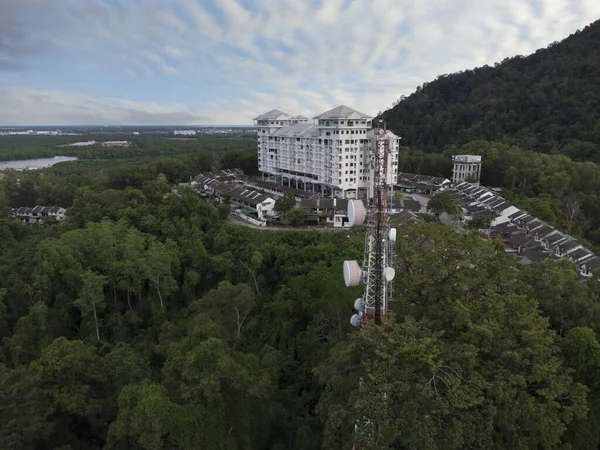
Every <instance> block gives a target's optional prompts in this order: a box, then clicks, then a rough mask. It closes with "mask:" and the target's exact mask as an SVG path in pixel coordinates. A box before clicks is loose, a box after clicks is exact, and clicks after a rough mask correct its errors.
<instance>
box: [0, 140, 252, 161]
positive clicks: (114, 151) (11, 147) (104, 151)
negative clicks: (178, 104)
mask: <svg viewBox="0 0 600 450" xmlns="http://www.w3.org/2000/svg"><path fill="white" fill-rule="evenodd" d="M92 140H93V141H96V142H97V144H95V145H90V146H87V147H69V146H65V145H68V144H71V143H73V142H81V141H92ZM115 140H126V141H129V142H131V146H129V147H103V146H102V145H101V143H102V142H105V141H115ZM198 150H205V151H210V152H213V153H223V152H228V151H231V150H237V151H249V150H256V139H254V136H251V137H247V138H245V139H240V138H236V139H232V138H229V137H220V138H219V137H215V136H210V137H200V138H198V139H190V140H179V139H168V138H165V137H146V136H131V135H120V134H99V135H95V134H89V135H85V136H70V135H65V136H36V135H32V136H12V135H7V136H0V162H1V161H14V160H21V159H36V158H50V157H53V156H76V157H77V158H79V159H83V160H112V159H123V158H139V157H143V158H148V157H152V156H176V155H181V154H186V153H190V152H195V151H198ZM255 166H256V167H257V166H258V164H256V165H255Z"/></svg>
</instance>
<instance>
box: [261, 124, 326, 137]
mask: <svg viewBox="0 0 600 450" xmlns="http://www.w3.org/2000/svg"><path fill="white" fill-rule="evenodd" d="M318 135H319V128H318V127H317V126H315V125H314V124H312V123H297V124H295V125H289V126H284V127H281V128H279V129H278V130H277V131H275V132H274V133H273V134H272V136H285V137H304V136H311V137H312V136H318Z"/></svg>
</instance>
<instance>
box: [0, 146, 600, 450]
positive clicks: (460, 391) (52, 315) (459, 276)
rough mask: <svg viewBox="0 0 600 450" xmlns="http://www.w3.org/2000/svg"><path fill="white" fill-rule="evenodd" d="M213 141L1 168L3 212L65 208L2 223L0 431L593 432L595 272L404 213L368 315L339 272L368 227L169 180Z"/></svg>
mask: <svg viewBox="0 0 600 450" xmlns="http://www.w3.org/2000/svg"><path fill="white" fill-rule="evenodd" d="M212 156H213V155H212V154H211V153H197V154H192V155H179V156H177V157H172V158H166V157H164V156H163V157H161V158H158V159H147V160H145V161H143V162H142V161H137V162H136V163H135V164H130V165H129V164H124V165H122V166H118V167H109V168H106V169H105V170H103V171H102V172H99V173H87V174H70V175H59V174H55V173H52V172H50V171H35V172H19V173H7V174H6V175H5V177H4V178H3V179H2V180H0V216H1V215H4V216H5V217H6V211H7V209H8V207H10V206H17V205H21V204H23V203H31V204H35V203H38V202H43V203H46V204H65V205H68V206H70V208H69V210H68V215H67V219H66V220H65V221H63V222H59V223H48V224H46V225H32V226H29V227H27V226H24V225H22V224H21V223H16V222H14V221H12V220H10V219H5V220H3V221H1V222H0V418H2V419H1V420H0V448H1V449H50V448H53V449H64V450H67V449H82V450H92V449H101V448H103V449H115V450H116V449H132V450H142V449H151V450H154V449H173V450H174V449H192V450H193V449H201V450H221V449H222V450H235V449H244V450H252V449H265V450H267V449H268V450H283V449H290V450H313V449H319V448H323V449H332V450H333V449H342V448H352V445H353V443H354V444H356V447H357V448H360V449H367V448H368V449H373V450H377V449H390V448H392V449H415V448H418V449H423V450H434V449H449V450H452V449H456V450H459V449H465V448H473V449H498V450H500V449H502V450H504V449H565V448H568V449H571V450H579V449H581V450H587V449H591V448H597V446H598V444H599V443H600V427H599V426H598V424H599V421H600V382H599V381H598V377H597V373H598V368H600V343H599V342H598V339H597V337H596V333H597V332H598V331H600V314H599V313H598V309H597V308H595V305H596V303H597V301H598V295H599V293H600V290H599V285H598V283H597V282H596V281H595V279H590V280H588V281H587V282H583V281H582V279H581V277H580V276H579V274H578V271H577V267H576V266H575V265H574V264H572V263H571V262H569V261H567V260H558V261H555V260H551V261H548V262H546V263H544V264H540V265H536V266H534V267H523V266H521V265H520V264H519V263H518V260H517V259H516V258H513V257H511V256H509V255H506V254H504V252H498V251H496V247H497V246H496V245H494V243H490V242H487V241H486V240H484V239H481V238H480V237H479V236H478V235H476V234H472V233H456V232H455V231H454V230H453V229H451V228H449V227H444V226H442V225H440V224H415V225H413V226H409V227H406V228H405V229H402V230H401V232H400V233H398V235H399V237H398V245H397V249H396V252H397V265H396V268H397V273H398V275H397V276H396V278H395V280H394V283H395V289H394V292H396V293H397V294H396V298H395V300H394V301H393V302H392V303H391V304H390V309H391V311H392V312H393V313H394V314H393V315H390V316H388V317H387V320H386V325H385V326H384V327H375V326H371V325H369V327H368V329H367V330H366V331H364V332H358V331H357V330H356V329H353V328H352V327H351V326H350V324H349V321H348V319H349V317H350V315H351V314H352V304H353V302H354V299H356V298H357V297H358V296H359V295H361V292H362V291H361V287H355V288H346V287H344V283H343V277H342V270H341V269H342V262H343V260H344V259H355V258H356V259H358V258H360V257H361V256H362V254H363V245H364V235H363V234H362V233H361V232H360V231H359V230H348V231H347V232H344V233H318V232H311V231H308V232H291V233H272V232H269V231H266V230H253V229H249V228H245V227H236V226H233V225H231V224H230V223H228V221H227V216H228V213H229V206H228V205H220V206H219V207H218V208H215V207H213V206H212V205H210V204H209V203H208V202H206V201H204V200H203V198H202V197H200V196H198V195H197V194H196V193H195V192H193V191H192V190H191V189H182V190H181V191H180V192H179V193H178V194H175V193H172V191H171V188H172V184H173V183H176V182H178V181H181V180H185V179H187V177H188V176H189V172H191V171H206V170H210V169H213V168H214V165H215V160H214V159H213V158H212ZM234 156H235V155H234ZM224 160H225V158H221V161H220V162H221V163H223V162H225V163H227V164H233V161H232V160H230V161H226V160H225V161H224ZM240 161H241V162H243V160H240ZM192 166H193V168H192ZM16 178H19V182H17V181H16ZM359 385H360V387H359ZM364 418H369V419H370V420H371V421H372V423H376V424H377V429H378V432H377V433H373V432H372V431H373V429H371V430H369V428H368V427H366V428H363V429H362V431H364V432H362V433H355V432H354V425H355V424H356V423H362V422H363V419H364Z"/></svg>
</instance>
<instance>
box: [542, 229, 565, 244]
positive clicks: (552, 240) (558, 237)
mask: <svg viewBox="0 0 600 450" xmlns="http://www.w3.org/2000/svg"><path fill="white" fill-rule="evenodd" d="M564 239H567V237H566V236H565V235H564V234H562V233H559V232H558V231H557V232H556V233H553V234H551V235H550V236H548V237H546V238H545V239H544V241H546V243H547V244H549V245H554V244H557V243H559V242H560V241H562V240H564Z"/></svg>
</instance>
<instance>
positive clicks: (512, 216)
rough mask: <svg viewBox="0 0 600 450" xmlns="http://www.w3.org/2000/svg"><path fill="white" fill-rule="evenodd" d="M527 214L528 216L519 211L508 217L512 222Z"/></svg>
mask: <svg viewBox="0 0 600 450" xmlns="http://www.w3.org/2000/svg"><path fill="white" fill-rule="evenodd" d="M526 214H527V213H526V212H523V211H517V212H516V213H512V214H511V215H510V216H508V218H509V219H511V220H514V219H517V218H518V217H522V216H525V215H526Z"/></svg>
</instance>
